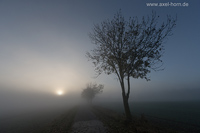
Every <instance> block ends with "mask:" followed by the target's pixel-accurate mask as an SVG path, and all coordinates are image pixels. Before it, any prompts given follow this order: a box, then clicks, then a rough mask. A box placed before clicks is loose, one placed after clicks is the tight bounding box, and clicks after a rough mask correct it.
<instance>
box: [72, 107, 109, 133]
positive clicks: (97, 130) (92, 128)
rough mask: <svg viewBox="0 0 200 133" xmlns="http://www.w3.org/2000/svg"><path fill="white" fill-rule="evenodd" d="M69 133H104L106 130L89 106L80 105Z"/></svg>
mask: <svg viewBox="0 0 200 133" xmlns="http://www.w3.org/2000/svg"><path fill="white" fill-rule="evenodd" d="M71 133H106V128H105V127H104V125H103V123H102V122H101V121H99V120H98V119H97V117H96V116H95V114H94V113H93V112H92V111H91V109H90V107H89V106H83V105H82V106H80V107H79V109H78V111H77V114H76V116H75V119H74V124H73V126H72V131H71Z"/></svg>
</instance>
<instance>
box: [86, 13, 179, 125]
mask: <svg viewBox="0 0 200 133" xmlns="http://www.w3.org/2000/svg"><path fill="white" fill-rule="evenodd" d="M158 19H159V16H157V15H156V13H155V12H152V15H151V16H147V17H143V18H142V20H141V21H139V20H138V18H137V17H133V18H130V19H129V20H128V21H126V20H125V19H124V17H123V16H122V14H121V12H118V13H117V14H116V15H115V16H114V18H113V19H112V20H106V21H103V22H102V23H101V24H97V25H94V28H93V33H90V35H89V36H90V38H91V40H92V42H93V43H94V44H95V45H96V48H95V49H93V50H92V51H91V52H90V53H89V52H87V54H86V55H87V57H88V59H89V60H91V61H92V62H93V64H94V66H95V71H96V72H97V74H98V75H100V74H101V73H102V72H105V73H106V74H108V75H109V74H112V73H114V74H115V75H116V76H117V77H118V79H119V82H120V85H121V90H122V97H123V104H124V109H125V114H126V119H127V120H129V121H131V119H132V117H131V112H130V108H129V104H128V99H129V95H130V88H131V87H130V78H131V77H132V78H142V79H143V78H144V79H146V80H147V81H149V80H150V79H149V78H148V76H147V74H148V73H150V72H151V70H155V71H157V70H160V67H161V66H162V60H161V56H162V55H163V51H164V46H163V43H164V41H165V40H166V38H167V37H168V36H170V35H172V33H171V31H172V29H173V28H174V27H175V25H176V24H175V23H176V19H173V18H172V17H170V16H167V21H166V22H165V23H164V22H163V23H158ZM125 80H126V81H127V88H125Z"/></svg>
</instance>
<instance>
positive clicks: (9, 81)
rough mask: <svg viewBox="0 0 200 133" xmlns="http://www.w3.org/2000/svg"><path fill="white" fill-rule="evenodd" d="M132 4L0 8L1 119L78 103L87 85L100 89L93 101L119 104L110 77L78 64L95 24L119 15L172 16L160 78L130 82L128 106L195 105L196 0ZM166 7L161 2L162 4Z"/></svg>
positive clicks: (21, 1)
mask: <svg viewBox="0 0 200 133" xmlns="http://www.w3.org/2000/svg"><path fill="white" fill-rule="evenodd" d="M147 2H152V3H153V2H156V1H155V0H151V1H147V0H142V1H139V0H137V1H136V0H133V1H92V0H84V1H64V0H55V1H53V0H50V1H46V0H43V1H39V0H36V1H35V0H29V1H25V0H12V1H6V0H2V1H0V61H1V63H0V64H1V65H0V116H3V115H5V114H7V115H10V114H12V113H13V112H16V111H19V112H20V111H26V110H29V111H30V110H34V109H37V108H45V109H48V108H61V107H65V105H73V104H77V103H80V102H82V99H81V96H80V95H81V92H82V90H83V89H84V88H85V86H86V84H87V83H89V82H97V83H100V84H103V85H104V90H103V93H102V94H101V95H98V96H97V98H96V99H95V100H94V102H95V101H96V102H105V101H109V102H116V101H117V102H121V101H122V96H121V88H120V84H119V82H118V80H117V78H116V76H115V75H106V74H101V75H100V76H98V77H97V78H94V77H95V76H96V73H95V71H94V66H93V64H92V62H89V61H88V59H87V58H86V57H85V55H86V52H87V51H90V50H92V49H93V48H94V45H93V44H92V43H91V40H90V38H89V37H88V34H89V33H90V32H91V30H92V28H93V26H94V24H97V23H101V22H102V21H103V20H106V19H112V18H113V15H114V14H115V13H116V12H117V11H118V10H119V9H121V11H122V14H123V15H124V16H125V18H129V17H134V16H137V17H138V18H139V19H141V17H142V16H146V15H150V14H151V12H152V10H153V11H156V13H157V15H159V16H160V18H159V20H166V15H171V16H172V17H176V16H177V24H176V27H175V28H174V30H173V35H172V36H170V37H169V39H168V40H167V41H166V42H165V44H164V45H165V53H164V56H163V57H162V59H163V62H164V65H163V68H164V70H163V71H158V72H154V71H152V72H151V73H150V74H149V77H150V79H151V81H149V82H147V81H146V80H144V79H131V94H130V99H129V101H131V102H132V101H134V102H135V101H199V100H200V83H199V79H200V70H199V68H200V60H199V57H200V52H199V49H200V45H199V42H200V38H199V36H200V32H199V31H200V26H199V24H200V16H199V11H200V8H199V6H200V1H197V0H194V1H188V0H185V1H184V0H177V1H176V2H177V3H179V2H180V3H183V2H187V3H189V6H188V7H148V6H147V5H146V3H147ZM165 2H168V1H165Z"/></svg>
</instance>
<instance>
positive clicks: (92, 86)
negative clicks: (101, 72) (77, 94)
mask: <svg viewBox="0 0 200 133" xmlns="http://www.w3.org/2000/svg"><path fill="white" fill-rule="evenodd" d="M103 88H104V86H103V85H101V84H99V85H97V84H96V83H89V84H87V87H86V88H85V89H83V91H82V93H81V96H82V97H83V98H85V99H86V100H87V101H88V102H89V103H90V104H91V103H92V100H93V99H94V97H95V96H96V95H97V94H100V93H102V92H103Z"/></svg>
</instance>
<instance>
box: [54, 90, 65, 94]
mask: <svg viewBox="0 0 200 133" xmlns="http://www.w3.org/2000/svg"><path fill="white" fill-rule="evenodd" d="M56 94H57V95H63V94H64V92H63V90H57V91H56Z"/></svg>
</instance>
